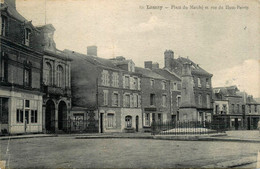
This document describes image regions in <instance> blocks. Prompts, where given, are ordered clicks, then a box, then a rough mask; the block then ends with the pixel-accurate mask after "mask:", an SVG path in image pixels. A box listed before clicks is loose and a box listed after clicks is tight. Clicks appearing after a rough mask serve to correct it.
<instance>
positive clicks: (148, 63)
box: [144, 61, 153, 70]
mask: <svg viewBox="0 0 260 169" xmlns="http://www.w3.org/2000/svg"><path fill="white" fill-rule="evenodd" d="M144 68H147V69H151V70H152V69H153V62H152V61H145V62H144Z"/></svg>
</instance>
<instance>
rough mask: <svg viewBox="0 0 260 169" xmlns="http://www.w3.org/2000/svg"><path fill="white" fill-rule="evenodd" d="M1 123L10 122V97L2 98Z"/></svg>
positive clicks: (0, 105) (0, 104) (0, 99)
mask: <svg viewBox="0 0 260 169" xmlns="http://www.w3.org/2000/svg"><path fill="white" fill-rule="evenodd" d="M0 123H1V124H8V99H7V98H0Z"/></svg>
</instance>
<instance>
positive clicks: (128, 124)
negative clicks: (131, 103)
mask: <svg viewBox="0 0 260 169" xmlns="http://www.w3.org/2000/svg"><path fill="white" fill-rule="evenodd" d="M125 127H126V128H131V127H132V116H126V117H125Z"/></svg>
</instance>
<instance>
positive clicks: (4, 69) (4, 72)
mask: <svg viewBox="0 0 260 169" xmlns="http://www.w3.org/2000/svg"><path fill="white" fill-rule="evenodd" d="M5 57H6V56H5V53H4V52H2V53H1V58H2V59H1V60H0V61H1V63H0V65H1V74H0V81H8V63H7V61H8V60H7V58H5Z"/></svg>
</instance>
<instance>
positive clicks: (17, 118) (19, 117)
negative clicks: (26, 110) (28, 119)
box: [16, 109, 23, 123]
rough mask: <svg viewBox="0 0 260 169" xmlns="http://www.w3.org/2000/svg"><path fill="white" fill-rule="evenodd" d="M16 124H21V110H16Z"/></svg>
mask: <svg viewBox="0 0 260 169" xmlns="http://www.w3.org/2000/svg"><path fill="white" fill-rule="evenodd" d="M16 122H17V123H23V110H22V109H17V110H16Z"/></svg>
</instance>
